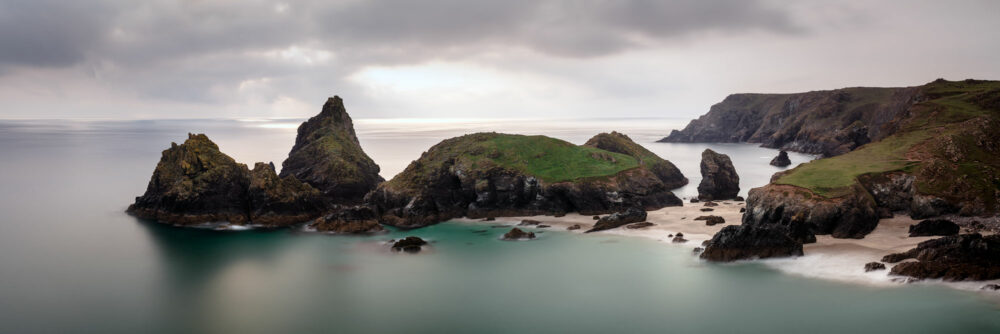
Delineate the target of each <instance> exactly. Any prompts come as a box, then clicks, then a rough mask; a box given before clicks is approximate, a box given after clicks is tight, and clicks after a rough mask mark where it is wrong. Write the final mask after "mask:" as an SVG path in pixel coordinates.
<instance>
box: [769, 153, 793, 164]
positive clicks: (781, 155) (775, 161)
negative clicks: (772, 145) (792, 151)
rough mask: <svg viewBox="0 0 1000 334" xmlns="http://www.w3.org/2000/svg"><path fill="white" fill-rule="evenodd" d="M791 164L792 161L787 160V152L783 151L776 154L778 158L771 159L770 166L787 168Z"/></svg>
mask: <svg viewBox="0 0 1000 334" xmlns="http://www.w3.org/2000/svg"><path fill="white" fill-rule="evenodd" d="M791 164H792V160H790V159H788V152H785V151H781V152H778V156H776V157H774V159H771V166H777V167H788V165H791Z"/></svg>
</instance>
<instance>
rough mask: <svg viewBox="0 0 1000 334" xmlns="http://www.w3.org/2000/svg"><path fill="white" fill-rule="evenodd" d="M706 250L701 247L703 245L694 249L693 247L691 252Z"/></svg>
mask: <svg viewBox="0 0 1000 334" xmlns="http://www.w3.org/2000/svg"><path fill="white" fill-rule="evenodd" d="M704 250H705V249H704V248H701V247H695V248H694V249H692V250H691V252H692V253H701V252H702V251H704Z"/></svg>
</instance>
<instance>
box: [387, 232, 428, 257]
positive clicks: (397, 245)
mask: <svg viewBox="0 0 1000 334" xmlns="http://www.w3.org/2000/svg"><path fill="white" fill-rule="evenodd" d="M426 244H427V241H424V239H420V238H419V237H415V236H409V237H406V238H403V239H400V240H398V241H396V242H394V243H393V244H392V250H394V251H397V252H399V251H402V252H407V253H416V252H419V251H420V249H421V247H422V246H423V245H426Z"/></svg>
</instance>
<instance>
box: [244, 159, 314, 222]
mask: <svg viewBox="0 0 1000 334" xmlns="http://www.w3.org/2000/svg"><path fill="white" fill-rule="evenodd" d="M248 196H249V201H250V214H249V218H250V221H251V222H253V224H254V225H264V226H284V225H289V224H295V223H299V222H304V221H308V220H311V219H313V218H316V217H317V216H319V214H320V213H322V212H323V210H324V209H325V208H326V199H325V198H324V197H323V194H322V193H320V192H319V190H316V188H313V187H311V186H309V185H308V184H305V183H302V182H301V181H299V180H298V179H296V178H295V176H286V177H278V174H277V173H275V171H274V165H273V164H265V163H263V162H258V163H256V164H255V165H254V167H253V170H251V171H250V188H249V191H248Z"/></svg>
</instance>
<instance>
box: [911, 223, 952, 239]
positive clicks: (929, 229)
mask: <svg viewBox="0 0 1000 334" xmlns="http://www.w3.org/2000/svg"><path fill="white" fill-rule="evenodd" d="M958 230H959V227H958V224H955V223H953V222H951V221H950V220H947V219H928V220H924V221H921V222H919V223H917V224H916V225H910V236H911V237H929V236H949V235H956V234H958Z"/></svg>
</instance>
